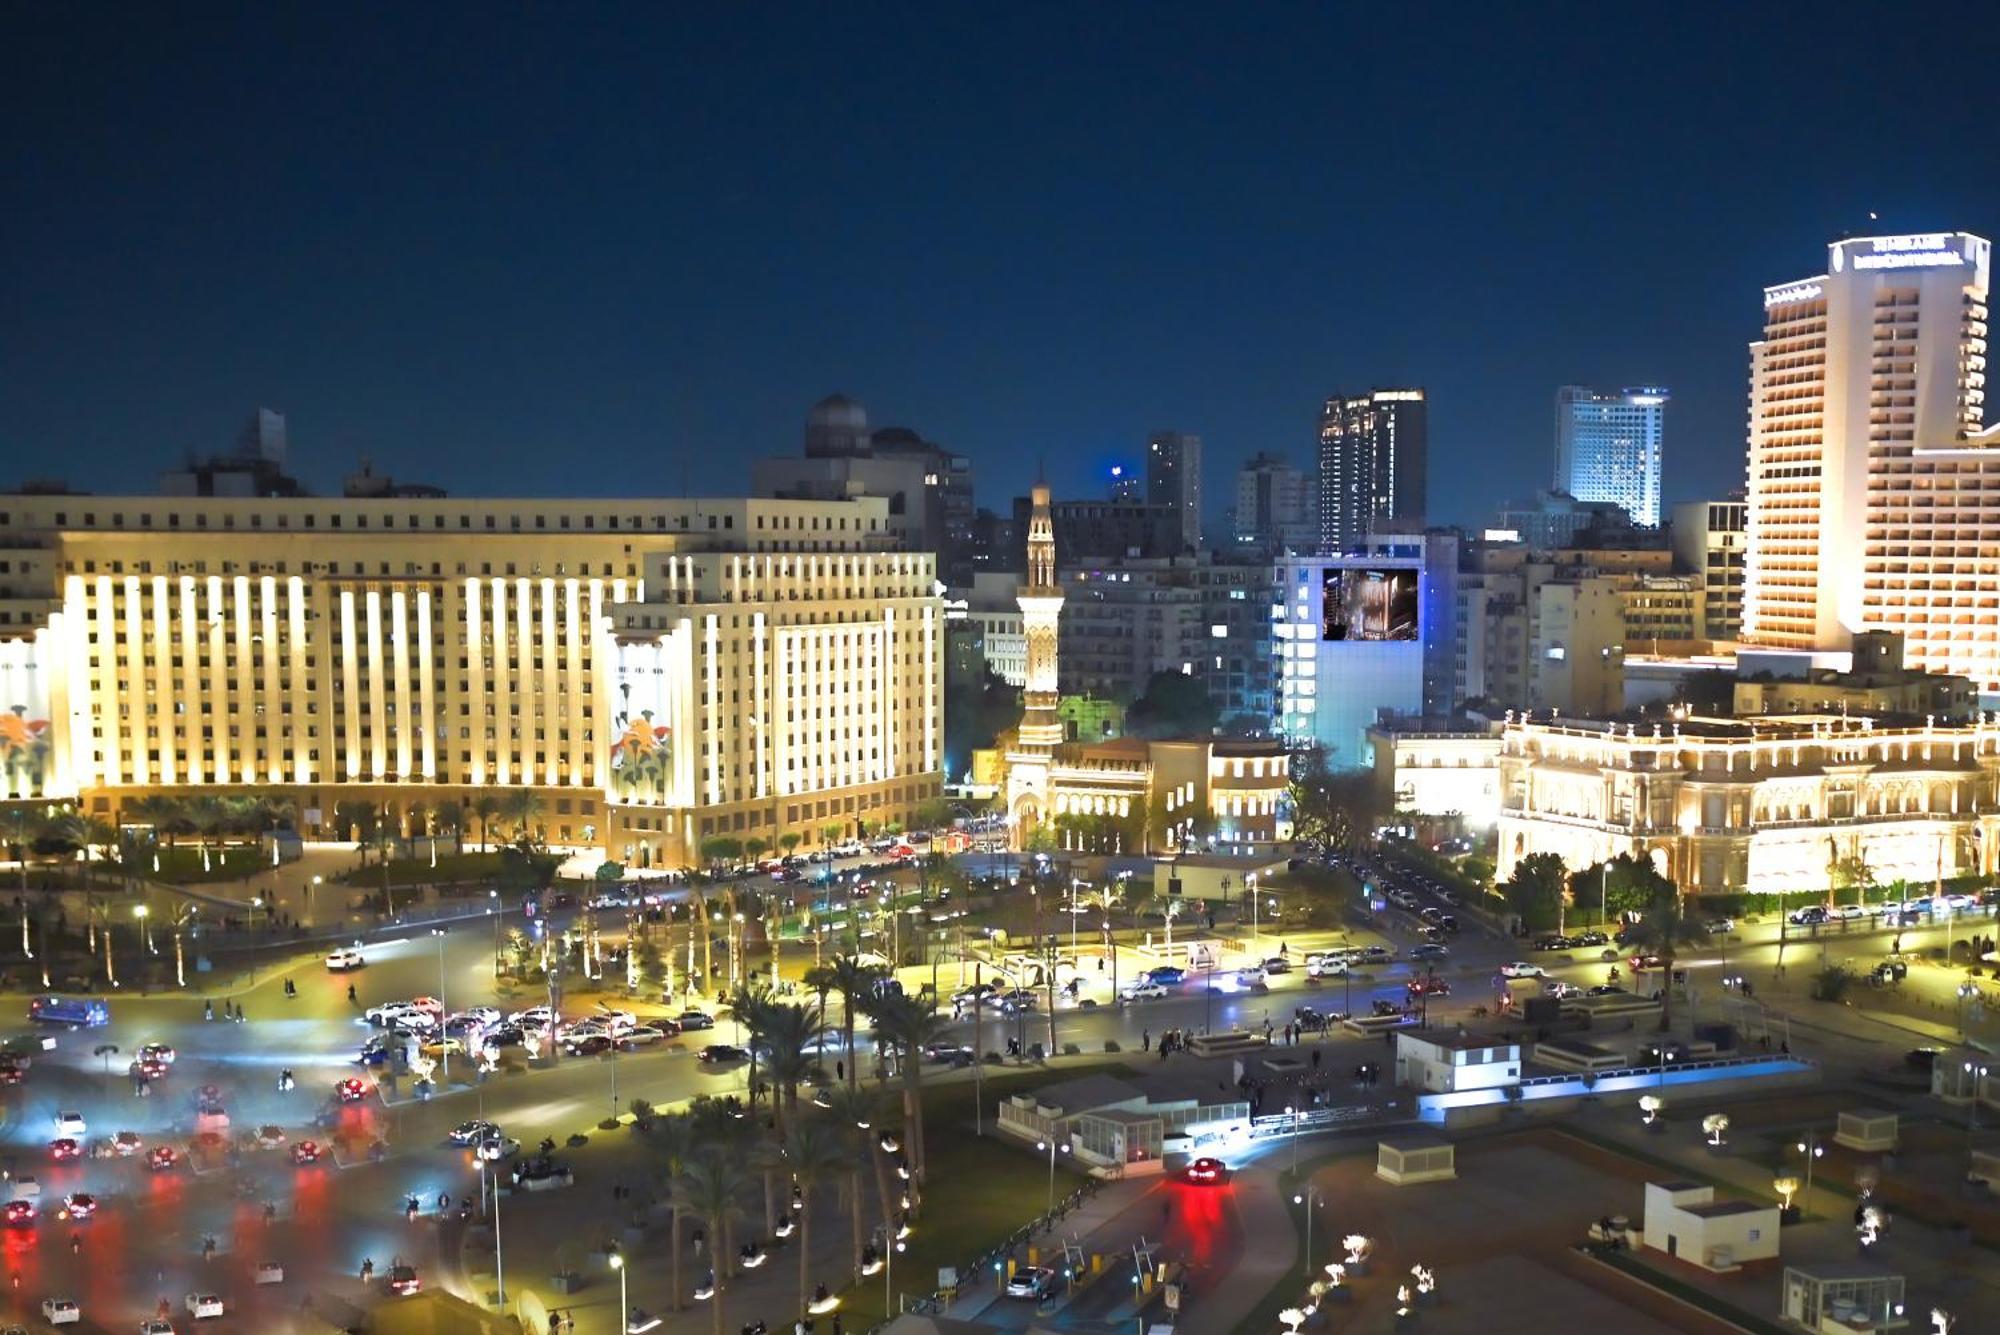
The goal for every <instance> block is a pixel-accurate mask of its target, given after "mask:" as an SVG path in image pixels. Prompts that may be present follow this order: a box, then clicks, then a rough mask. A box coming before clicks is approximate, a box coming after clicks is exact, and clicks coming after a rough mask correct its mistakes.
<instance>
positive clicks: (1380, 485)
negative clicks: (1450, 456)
mask: <svg viewBox="0 0 2000 1335" xmlns="http://www.w3.org/2000/svg"><path fill="white" fill-rule="evenodd" d="M1429 410H1430V403H1429V401H1428V400H1427V399H1426V398H1425V396H1424V391H1423V390H1421V389H1377V390H1370V391H1369V392H1368V393H1366V394H1353V395H1339V396H1336V397H1334V398H1330V399H1328V400H1327V401H1326V404H1325V406H1324V407H1323V408H1322V409H1321V411H1320V418H1319V548H1320V551H1321V552H1323V553H1326V554H1328V555H1337V554H1339V553H1341V552H1344V551H1347V550H1349V549H1350V548H1353V547H1355V546H1357V545H1359V544H1360V543H1362V542H1364V541H1366V540H1367V538H1368V535H1369V534H1370V533H1371V532H1373V531H1374V528H1375V523H1376V521H1377V520H1381V519H1400V520H1406V521H1412V522H1414V521H1420V520H1422V519H1423V516H1424V497H1425V493H1426V489H1427V487H1428V485H1429V473H1428V469H1429V455H1430V422H1429Z"/></svg>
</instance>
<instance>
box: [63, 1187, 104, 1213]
mask: <svg viewBox="0 0 2000 1335" xmlns="http://www.w3.org/2000/svg"><path fill="white" fill-rule="evenodd" d="M62 1208H63V1213H64V1214H66V1215H68V1216H69V1217H70V1218H71V1219H88V1218H90V1217H91V1216H92V1215H94V1214H96V1213H97V1197H95V1196H93V1195H91V1194H90V1193H89V1192H87V1191H72V1192H71V1193H70V1194H69V1195H67V1196H65V1197H63V1203H62Z"/></svg>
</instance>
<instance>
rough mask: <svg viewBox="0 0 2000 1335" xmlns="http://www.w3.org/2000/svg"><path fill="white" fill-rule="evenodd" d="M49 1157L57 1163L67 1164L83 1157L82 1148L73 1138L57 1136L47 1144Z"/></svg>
mask: <svg viewBox="0 0 2000 1335" xmlns="http://www.w3.org/2000/svg"><path fill="white" fill-rule="evenodd" d="M49 1157H50V1158H51V1159H54V1160H55V1161H56V1162H57V1163H68V1162H69V1161H70V1160H71V1159H81V1158H82V1157H83V1146H82V1144H81V1143H79V1142H78V1141H77V1140H76V1138H75V1137H73V1136H58V1137H56V1138H55V1139H54V1140H52V1141H50V1142H49Z"/></svg>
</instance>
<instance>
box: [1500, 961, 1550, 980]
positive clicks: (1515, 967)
mask: <svg viewBox="0 0 2000 1335" xmlns="http://www.w3.org/2000/svg"><path fill="white" fill-rule="evenodd" d="M1547 974H1548V970H1546V969H1544V968H1543V967H1542V966H1541V965H1539V964H1530V963H1528V962H1527V961H1526V960H1510V961H1509V962H1508V963H1506V964H1503V965H1501V966H1500V976H1501V977H1502V978H1542V977H1546V976H1547Z"/></svg>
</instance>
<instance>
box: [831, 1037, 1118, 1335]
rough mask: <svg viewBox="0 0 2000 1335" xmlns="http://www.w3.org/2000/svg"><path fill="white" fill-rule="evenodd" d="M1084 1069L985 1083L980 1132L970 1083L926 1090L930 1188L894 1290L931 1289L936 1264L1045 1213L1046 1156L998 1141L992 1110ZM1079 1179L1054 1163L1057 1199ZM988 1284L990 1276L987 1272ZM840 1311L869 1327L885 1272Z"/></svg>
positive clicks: (1108, 1067) (1107, 1067)
mask: <svg viewBox="0 0 2000 1335" xmlns="http://www.w3.org/2000/svg"><path fill="white" fill-rule="evenodd" d="M1090 1069H1091V1070H1093V1071H1097V1070H1101V1071H1105V1072H1107V1073H1109V1074H1113V1075H1117V1074H1120V1073H1124V1072H1127V1071H1128V1068H1127V1067H1125V1066H1123V1065H1119V1064H1116V1063H1105V1064H1104V1065H1102V1066H1096V1067H1092V1068H1090ZM1084 1073H1085V1072H1084V1070H1083V1069H1081V1068H1077V1067H1065V1068H1064V1069H1063V1070H1062V1071H1060V1072H1055V1071H1032V1072H1026V1073H1023V1074H1018V1075H1005V1076H997V1077H994V1078H992V1079H988V1080H986V1081H984V1082H983V1084H984V1086H985V1097H984V1100H983V1103H984V1106H985V1108H986V1111H987V1117H986V1134H985V1135H984V1136H983V1137H982V1136H974V1135H973V1134H971V1131H972V1094H973V1086H972V1085H970V1084H953V1085H949V1086H941V1087H939V1088H938V1089H935V1090H931V1091H927V1093H926V1095H925V1098H924V1118H925V1123H924V1124H925V1126H926V1128H927V1129H928V1133H929V1134H928V1137H927V1139H928V1140H929V1142H930V1144H929V1157H930V1169H929V1179H930V1186H929V1189H928V1191H927V1192H926V1194H925V1197H924V1209H923V1215H922V1217H921V1218H920V1219H918V1220H917V1225H916V1228H915V1229H914V1230H913V1231H912V1232H911V1234H910V1240H909V1242H908V1243H907V1244H906V1246H907V1247H908V1250H907V1251H905V1252H904V1253H903V1254H902V1255H900V1256H898V1257H897V1258H896V1275H895V1282H896V1290H897V1291H898V1292H900V1293H906V1294H910V1295H913V1296H914V1295H918V1294H925V1293H929V1292H930V1291H931V1290H932V1289H934V1288H936V1287H937V1273H938V1267H940V1266H947V1265H951V1266H962V1265H964V1264H966V1263H967V1262H969V1261H970V1260H972V1259H973V1258H974V1257H975V1256H977V1255H979V1253H981V1252H983V1251H986V1250H987V1249H988V1248H990V1247H993V1246H995V1245H997V1244H998V1243H1000V1242H1003V1241H1005V1240H1006V1238H1007V1235H1008V1234H1010V1233H1012V1232H1014V1230H1016V1229H1018V1228H1020V1227H1021V1226H1022V1225H1023V1224H1026V1223H1027V1222H1029V1221H1030V1220H1032V1219H1034V1218H1035V1217H1036V1216H1037V1215H1039V1214H1041V1213H1042V1211H1043V1209H1044V1208H1045V1207H1046V1206H1047V1203H1048V1190H1049V1172H1048V1161H1047V1160H1046V1159H1044V1158H1042V1157H1040V1156H1039V1155H1037V1154H1036V1153H1035V1152H1034V1151H1033V1150H1031V1149H1024V1148H1022V1147H1021V1146H1020V1145H1018V1144H1016V1143H1015V1142H1013V1141H1010V1140H1001V1139H999V1138H998V1136H997V1135H996V1134H995V1132H994V1130H993V1117H992V1110H993V1108H994V1106H995V1105H996V1104H997V1103H998V1102H999V1100H1000V1099H1001V1098H1003V1097H1005V1096H1006V1095H1007V1094H1009V1093H1014V1092H1018V1091H1020V1090H1022V1089H1032V1088H1034V1087H1036V1086H1038V1085H1045V1084H1050V1083H1053V1082H1054V1081H1056V1080H1066V1079H1071V1078H1074V1077H1075V1076H1078V1075H1082V1074H1084ZM1083 1181H1084V1175H1083V1174H1081V1173H1075V1172H1071V1171H1069V1170H1068V1169H1067V1168H1066V1167H1065V1166H1064V1165H1061V1164H1058V1165H1057V1167H1056V1193H1055V1194H1056V1199H1057V1200H1061V1199H1062V1198H1063V1197H1065V1196H1067V1195H1068V1194H1069V1193H1070V1192H1072V1191H1074V1190H1076V1188H1077V1187H1078V1186H1080V1185H1082V1183H1083ZM963 1279H964V1277H961V1281H963ZM987 1282H989V1283H990V1282H991V1277H990V1276H989V1277H988V1279H987ZM841 1312H842V1314H843V1315H844V1316H845V1318H846V1320H845V1324H846V1326H847V1328H848V1329H849V1330H866V1329H868V1327H869V1326H870V1325H872V1324H873V1323H874V1322H876V1321H879V1320H881V1319H882V1317H883V1308H882V1277H881V1276H880V1275H876V1276H873V1277H872V1278H869V1279H864V1280H862V1281H861V1283H860V1284H859V1285H857V1286H855V1287H854V1288H850V1289H848V1290H846V1291H845V1293H844V1294H843V1295H842V1298H841Z"/></svg>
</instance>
